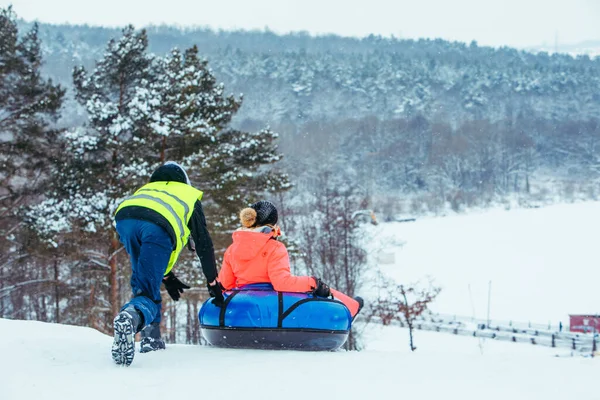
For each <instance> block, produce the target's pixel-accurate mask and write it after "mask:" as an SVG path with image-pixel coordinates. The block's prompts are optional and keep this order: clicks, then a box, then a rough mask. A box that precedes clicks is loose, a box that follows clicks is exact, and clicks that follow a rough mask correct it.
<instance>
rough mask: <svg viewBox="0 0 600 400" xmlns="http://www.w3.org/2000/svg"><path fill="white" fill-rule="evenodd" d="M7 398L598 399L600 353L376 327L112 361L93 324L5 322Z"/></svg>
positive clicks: (0, 392)
mask: <svg viewBox="0 0 600 400" xmlns="http://www.w3.org/2000/svg"><path fill="white" fill-rule="evenodd" d="M0 331H1V332H2V341H0V354H2V358H1V360H0V399H2V400H23V399H47V400H55V399H56V400H70V399H77V400H79V399H88V400H95V399H101V400H107V399H112V400H118V399H158V398H167V399H183V398H216V397H219V398H227V397H229V396H231V397H240V396H241V398H243V399H244V400H255V399H256V400H265V399H282V398H283V399H302V400H305V399H332V400H333V399H366V398H373V397H375V398H390V399H399V398H419V399H440V398H460V399H481V398H485V399H488V400H494V399H498V400H505V399H508V398H510V399H547V400H551V399H560V398H564V397H565V396H566V395H567V394H568V395H569V396H570V398H593V394H594V393H595V391H596V389H595V388H594V387H593V384H592V382H595V379H596V377H597V376H598V373H600V364H599V362H598V360H597V359H591V358H588V359H584V358H581V357H574V358H571V357H567V358H563V357H553V355H555V353H556V351H555V350H551V349H548V348H543V347H535V346H528V345H518V344H510V343H499V342H493V341H488V342H487V343H485V344H484V345H483V352H481V351H480V348H479V346H478V342H477V340H474V339H472V338H465V337H455V336H451V335H442V334H436V333H428V332H418V333H417V338H416V344H417V347H418V350H417V351H416V352H415V353H411V352H410V351H409V350H408V345H407V337H406V336H407V332H406V330H405V329H397V328H389V327H388V328H382V327H376V326H373V327H372V328H371V329H370V330H369V332H368V333H369V336H370V338H371V340H370V343H371V345H370V346H369V348H367V349H366V350H365V351H361V352H325V353H312V352H310V353H309V352H291V351H260V350H230V349H218V348H211V347H205V346H189V345H170V346H169V347H168V348H167V350H165V351H161V352H157V353H149V354H139V353H138V354H136V358H135V360H134V363H133V364H132V366H131V367H129V368H124V367H118V366H116V365H114V364H113V362H112V360H111V357H110V345H111V341H112V338H110V337H108V336H105V335H103V334H101V333H98V332H96V331H94V330H92V329H89V328H80V327H72V326H65V325H55V324H46V323H41V322H30V321H13V320H5V319H0Z"/></svg>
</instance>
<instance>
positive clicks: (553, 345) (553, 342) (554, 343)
mask: <svg viewBox="0 0 600 400" xmlns="http://www.w3.org/2000/svg"><path fill="white" fill-rule="evenodd" d="M552 347H556V342H555V337H554V333H553V334H552Z"/></svg>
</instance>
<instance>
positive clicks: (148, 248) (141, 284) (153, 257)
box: [117, 219, 173, 326]
mask: <svg viewBox="0 0 600 400" xmlns="http://www.w3.org/2000/svg"><path fill="white" fill-rule="evenodd" d="M117 232H118V233H119V237H120V240H121V243H123V246H125V250H126V251H127V254H129V257H130V258H131V290H132V292H133V298H132V299H131V301H129V302H128V303H127V304H125V305H124V306H123V307H122V308H121V310H123V309H125V308H126V307H127V306H133V307H135V309H136V310H138V311H139V312H140V313H142V315H143V316H144V323H143V325H144V326H146V325H150V324H151V323H153V322H160V318H161V298H160V285H161V283H162V279H163V275H164V273H165V271H166V269H167V264H168V263H169V259H170V257H171V252H172V251H173V245H172V243H171V238H170V236H169V234H168V233H167V231H165V230H164V229H163V228H162V227H160V226H158V225H156V224H153V223H152V222H148V221H142V220H137V219H124V220H121V221H117Z"/></svg>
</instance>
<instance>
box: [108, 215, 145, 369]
mask: <svg viewBox="0 0 600 400" xmlns="http://www.w3.org/2000/svg"><path fill="white" fill-rule="evenodd" d="M117 232H118V233H119V239H120V241H121V243H122V244H123V246H124V247H125V250H126V251H127V254H129V257H130V260H131V271H132V272H131V288H132V291H133V292H135V290H136V289H135V288H136V271H137V270H138V260H139V255H140V248H141V241H140V225H139V221H137V220H123V221H117ZM142 326H143V316H142V314H141V312H139V311H138V310H136V309H135V307H134V305H132V304H129V303H127V304H125V305H124V306H123V307H122V308H121V311H120V312H119V314H117V315H116V316H115V319H114V321H113V328H114V341H113V345H112V350H111V354H112V358H113V360H114V361H115V363H117V364H119V365H126V366H128V365H130V364H131V363H132V361H133V356H134V354H135V334H136V332H138V331H139V330H140V329H141V328H142Z"/></svg>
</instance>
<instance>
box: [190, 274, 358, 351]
mask: <svg viewBox="0 0 600 400" xmlns="http://www.w3.org/2000/svg"><path fill="white" fill-rule="evenodd" d="M224 297H225V304H224V306H223V307H218V306H216V305H214V304H213V303H212V301H213V299H212V298H210V299H208V300H207V301H205V302H204V304H203V305H202V308H201V309H200V312H199V314H198V317H199V319H200V327H201V331H202V336H203V337H204V338H205V339H206V340H207V341H208V343H210V344H211V345H213V346H218V347H235V348H259V349H285V350H289V349H293V350H335V349H338V348H340V347H341V346H342V345H343V344H344V342H345V341H346V339H348V333H349V332H350V326H351V324H352V317H351V315H350V311H349V310H348V308H346V306H345V305H344V304H342V303H341V302H339V301H337V300H333V299H326V298H323V297H316V296H314V295H313V294H311V293H289V292H276V291H275V290H273V286H271V284H270V283H255V284H251V285H246V286H244V287H242V288H236V289H234V290H231V291H227V292H225V293H224Z"/></svg>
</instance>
